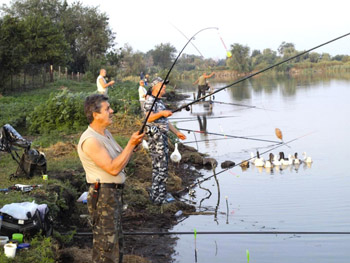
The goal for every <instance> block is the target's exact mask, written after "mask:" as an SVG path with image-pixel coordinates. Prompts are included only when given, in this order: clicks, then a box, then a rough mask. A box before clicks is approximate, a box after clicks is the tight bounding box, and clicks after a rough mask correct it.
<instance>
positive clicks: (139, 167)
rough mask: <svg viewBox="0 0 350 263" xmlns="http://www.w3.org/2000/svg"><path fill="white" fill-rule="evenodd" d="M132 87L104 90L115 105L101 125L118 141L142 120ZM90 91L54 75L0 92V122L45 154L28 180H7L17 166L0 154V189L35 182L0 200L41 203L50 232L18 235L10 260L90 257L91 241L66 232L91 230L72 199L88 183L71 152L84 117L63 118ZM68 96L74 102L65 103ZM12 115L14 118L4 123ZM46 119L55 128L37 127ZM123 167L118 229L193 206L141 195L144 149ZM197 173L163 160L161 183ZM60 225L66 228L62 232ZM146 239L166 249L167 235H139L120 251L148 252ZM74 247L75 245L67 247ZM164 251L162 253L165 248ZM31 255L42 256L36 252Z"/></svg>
mask: <svg viewBox="0 0 350 263" xmlns="http://www.w3.org/2000/svg"><path fill="white" fill-rule="evenodd" d="M137 87H138V85H137V83H132V82H126V83H121V84H118V86H117V87H116V88H114V89H111V90H110V92H109V95H110V98H111V104H112V107H113V108H114V109H116V114H115V120H114V124H113V125H112V126H111V127H110V128H109V130H110V131H111V132H112V134H113V136H114V138H115V139H116V141H117V142H118V143H119V144H120V145H121V146H125V145H126V143H127V141H128V139H129V137H130V135H131V134H132V132H134V131H137V130H138V129H139V128H140V127H141V122H142V119H141V118H140V115H138V112H139V102H138V101H137ZM94 91H95V85H93V84H89V83H76V82H66V81H59V82H56V83H53V84H52V85H50V87H48V88H46V89H40V90H33V91H28V92H24V93H21V94H20V95H19V94H17V95H16V96H15V95H14V94H12V95H11V94H10V95H7V96H3V97H2V98H0V105H1V107H2V108H3V107H5V108H7V109H8V110H6V111H1V113H0V114H1V121H2V124H1V126H2V125H3V124H5V123H9V124H11V125H13V126H14V127H15V129H16V130H17V131H19V132H20V133H21V135H22V136H23V137H24V138H26V139H30V140H32V141H33V144H32V148H37V149H39V150H40V151H42V152H44V153H45V154H46V158H47V165H48V173H47V174H48V180H47V181H44V180H43V178H42V177H41V176H34V177H33V178H30V179H27V178H24V177H23V178H18V179H16V180H14V181H10V180H9V175H10V174H11V173H14V172H15V171H16V169H17V166H18V165H17V163H16V162H15V161H14V160H12V158H11V156H10V154H8V153H0V182H1V183H0V188H7V187H9V186H11V185H14V184H17V183H21V184H29V185H42V186H41V187H38V188H36V189H34V190H32V191H30V192H27V193H23V192H20V191H10V192H8V193H0V195H1V198H0V207H2V206H3V205H5V204H9V203H15V202H24V201H30V202H32V201H35V202H36V203H46V204H48V206H49V209H50V214H51V216H52V218H53V219H54V220H53V222H54V235H53V236H52V237H50V238H44V237H41V236H39V237H36V238H35V239H32V237H29V236H25V240H26V242H30V243H31V245H32V248H31V249H30V250H28V252H25V253H19V254H18V256H16V262H32V263H36V262H68V261H67V259H66V258H67V253H68V254H69V255H68V258H70V260H69V262H79V261H74V260H75V259H76V260H78V258H79V257H81V256H82V255H84V256H85V257H87V258H90V254H89V253H91V250H89V246H91V240H90V239H87V240H86V241H85V243H86V244H83V245H82V244H80V245H79V247H77V240H76V239H75V237H74V233H75V231H78V230H79V231H91V228H90V225H89V222H88V219H86V218H84V217H81V216H80V215H85V214H88V212H87V207H86V205H84V204H81V203H77V202H76V200H77V199H78V197H79V196H80V195H81V194H82V193H83V192H85V191H87V189H88V186H87V184H86V182H85V174H84V171H83V169H82V166H81V163H80V160H79V158H78V155H77V152H76V145H77V142H78V139H79V137H80V134H81V132H82V131H84V130H85V129H86V126H87V124H86V122H85V121H81V122H80V121H78V122H77V123H78V124H77V125H75V126H74V127H73V126H69V125H67V123H70V122H69V121H71V120H70V119H73V120H75V121H76V120H77V119H79V118H81V116H80V115H77V114H78V113H77V112H74V110H76V109H81V106H79V107H78V106H77V105H78V104H79V103H83V98H84V97H85V96H86V95H88V94H90V93H92V92H94ZM18 95H19V96H18ZM72 101H74V103H73V105H72V103H71V102H72ZM56 104H63V105H64V106H65V107H64V108H63V109H62V110H61V111H60V108H59V107H58V108H57V107H56ZM33 106H34V107H33ZM67 108H69V109H74V110H69V111H67V112H68V113H66V114H68V117H67V118H62V115H63V114H60V113H62V111H63V110H64V109H67ZM26 109H27V110H26ZM35 114H42V116H51V118H52V119H55V120H56V119H59V120H60V121H57V122H53V121H52V122H50V121H51V120H50V119H47V121H45V122H44V120H45V118H37V119H36V118H35V117H36V116H35ZM42 116H41V117H42ZM12 120H21V121H19V122H12ZM39 120H40V121H41V122H43V123H41V125H39V127H40V129H34V128H33V123H34V121H37V122H38V121H39ZM14 123H15V125H14ZM53 124H55V125H56V126H57V127H59V128H57V129H48V128H45V129H44V127H55V126H48V125H53ZM32 131H34V132H32ZM172 150H173V144H172V142H170V151H172ZM181 151H182V152H183V153H184V155H186V150H185V148H182V149H181ZM187 151H188V152H189V153H188V154H189V155H191V156H192V155H198V156H197V157H198V158H197V159H199V161H198V163H201V155H199V154H198V153H196V152H195V151H194V150H193V149H190V148H188V149H187ZM18 153H19V155H21V153H22V151H21V150H19V151H18ZM187 159H188V160H189V158H187ZM126 172H127V183H126V189H125V192H124V200H125V203H126V204H127V205H128V209H127V211H126V212H125V215H124V221H125V224H124V229H125V230H126V231H128V229H133V230H134V229H135V228H137V227H149V230H152V229H154V228H156V229H157V230H158V229H163V228H169V227H170V226H171V225H172V224H173V223H174V222H175V218H174V214H175V213H176V212H177V211H178V210H183V211H184V214H186V213H191V212H193V211H194V208H193V207H192V206H188V205H186V204H183V203H181V202H175V203H173V204H170V205H168V206H166V207H164V208H163V209H160V207H159V206H155V205H153V204H152V203H151V202H150V201H149V199H148V193H147V191H146V188H147V187H150V185H151V160H150V157H149V154H148V153H147V152H146V151H145V150H140V151H138V152H136V153H135V154H134V156H133V157H132V159H131V161H130V163H129V165H128V167H127V169H126ZM198 175H199V174H198V173H196V172H192V171H190V170H188V171H186V170H183V169H182V168H181V166H177V167H175V166H173V165H172V164H170V166H169V180H168V190H169V191H170V192H176V191H178V190H180V189H182V188H183V187H184V186H186V185H188V183H189V182H191V180H193V179H194V178H195V177H196V176H198ZM67 215H69V216H67ZM67 232H68V233H71V235H68V236H67V235H62V233H67ZM40 242H42V243H43V246H36V244H37V243H40ZM152 242H162V243H164V244H163V246H166V247H164V249H165V250H167V249H170V248H168V246H169V245H168V242H170V241H169V240H165V241H164V240H162V241H154V240H149V241H144V237H139V238H137V239H134V240H126V251H127V252H128V253H132V254H142V255H145V256H146V257H148V256H150V257H152V255H151V254H152V253H148V252H147V251H144V248H146V247H147V245H148V243H152ZM136 244H139V245H136ZM157 245H159V244H157ZM135 246H136V247H139V248H143V250H141V251H142V253H140V252H137V249H135ZM74 247H75V249H72V248H74ZM47 248H49V250H48V249H47ZM49 251H50V253H49ZM132 251H134V252H132ZM28 253H29V254H28ZM148 254H150V255H148ZM167 254H168V256H170V254H171V252H169V253H167ZM31 255H33V256H31ZM37 255H42V256H41V257H40V258H38V257H36V256H37ZM0 260H2V261H1V262H11V261H10V260H9V259H6V258H5V257H4V254H3V251H2V250H1V251H0ZM28 260H30V261H28ZM135 260H136V262H148V261H147V260H146V259H144V258H143V259H141V258H140V257H139V256H137V255H128V256H127V257H126V260H125V262H135ZM153 262H157V261H153ZM159 262H161V261H159ZM163 262H164V261H163Z"/></svg>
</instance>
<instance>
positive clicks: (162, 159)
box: [144, 77, 186, 205]
mask: <svg viewBox="0 0 350 263" xmlns="http://www.w3.org/2000/svg"><path fill="white" fill-rule="evenodd" d="M162 83H163V80H162V79H161V78H159V77H157V78H156V79H154V80H153V81H152V83H151V87H152V93H151V95H150V96H148V98H147V100H146V102H145V106H144V111H145V114H146V116H147V114H148V112H149V111H150V110H151V107H152V105H153V102H154V100H155V99H156V97H157V94H158V92H159V90H160V88H161V86H162ZM165 84H167V82H165ZM165 84H164V85H163V88H162V89H161V91H160V93H159V98H161V97H162V96H163V95H164V93H165V91H166V86H165ZM171 115H172V112H171V111H169V110H166V107H165V105H164V103H163V101H162V100H161V99H157V100H156V102H155V104H154V106H153V108H152V110H151V114H150V116H149V119H148V122H147V125H146V134H147V135H148V138H149V139H148V146H149V152H150V155H151V159H152V188H151V189H150V190H149V194H150V199H151V200H152V201H153V203H154V204H157V205H162V204H165V203H168V201H167V200H169V199H171V198H167V189H166V182H167V180H168V162H169V149H168V135H167V133H168V132H169V130H170V131H171V132H173V133H174V134H175V135H176V136H177V137H178V138H179V139H181V140H185V139H186V136H185V135H184V134H183V133H182V132H180V131H178V130H177V129H176V128H175V127H174V126H173V125H172V124H171V123H170V122H169V121H168V117H169V116H171ZM168 196H169V195H168Z"/></svg>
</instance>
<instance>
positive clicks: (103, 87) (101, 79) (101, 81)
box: [96, 69, 115, 96]
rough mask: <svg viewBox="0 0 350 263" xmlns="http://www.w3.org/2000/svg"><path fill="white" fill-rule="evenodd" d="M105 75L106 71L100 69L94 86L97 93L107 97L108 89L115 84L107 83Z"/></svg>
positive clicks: (112, 82)
mask: <svg viewBox="0 0 350 263" xmlns="http://www.w3.org/2000/svg"><path fill="white" fill-rule="evenodd" d="M106 75H107V71H106V70H105V69H101V70H100V75H99V76H98V77H97V79H96V85H97V92H98V93H100V94H103V95H106V96H107V93H108V87H109V86H112V85H113V84H114V83H115V81H114V80H112V81H110V82H108V83H107V81H106V79H105V77H106Z"/></svg>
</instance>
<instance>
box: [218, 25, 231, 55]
mask: <svg viewBox="0 0 350 263" xmlns="http://www.w3.org/2000/svg"><path fill="white" fill-rule="evenodd" d="M218 35H219V38H220V40H221V43H222V45H223V46H224V48H225V51H226V56H227V57H228V58H231V57H232V53H231V52H230V51H229V50H228V49H227V47H226V45H225V42H224V40H223V39H222V37H221V35H220V32H219V29H218Z"/></svg>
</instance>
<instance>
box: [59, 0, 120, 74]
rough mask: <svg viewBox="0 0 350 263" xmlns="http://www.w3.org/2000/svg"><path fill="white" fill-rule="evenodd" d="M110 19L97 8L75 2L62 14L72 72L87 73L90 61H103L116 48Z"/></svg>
mask: <svg viewBox="0 0 350 263" xmlns="http://www.w3.org/2000/svg"><path fill="white" fill-rule="evenodd" d="M108 21H109V18H108V17H107V15H106V14H105V13H100V12H99V11H98V9H97V8H96V7H84V6H83V5H82V3H80V2H75V3H73V5H72V6H69V7H67V8H66V9H65V10H64V11H63V12H62V23H63V25H62V26H63V31H64V34H65V37H66V40H67V42H68V44H69V47H70V53H71V55H72V58H73V59H72V61H71V62H70V63H69V66H70V69H71V70H72V71H76V72H77V71H79V72H85V71H86V69H87V66H88V64H89V59H101V56H105V54H106V53H107V51H108V50H110V49H111V48H112V47H113V46H114V40H115V34H114V33H113V32H112V30H111V29H110V27H109V24H108Z"/></svg>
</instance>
